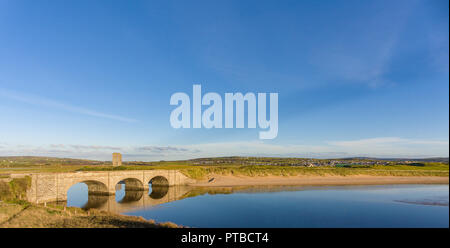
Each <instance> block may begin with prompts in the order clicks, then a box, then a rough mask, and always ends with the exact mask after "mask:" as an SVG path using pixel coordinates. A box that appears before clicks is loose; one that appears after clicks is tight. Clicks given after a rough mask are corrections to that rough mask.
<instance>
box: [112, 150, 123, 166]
mask: <svg viewBox="0 0 450 248" xmlns="http://www.w3.org/2000/svg"><path fill="white" fill-rule="evenodd" d="M112 164H113V166H121V165H122V154H120V153H118V152H115V153H113V154H112Z"/></svg>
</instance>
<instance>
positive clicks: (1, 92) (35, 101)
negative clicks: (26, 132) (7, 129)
mask: <svg viewBox="0 0 450 248" xmlns="http://www.w3.org/2000/svg"><path fill="white" fill-rule="evenodd" d="M0 96H1V97H5V98H8V99H12V100H15V101H19V102H23V103H28V104H32V105H38V106H43V107H48V108H55V109H61V110H64V111H68V112H72V113H77V114H83V115H88V116H94V117H99V118H106V119H111V120H117V121H124V122H136V121H137V120H136V119H132V118H127V117H123V116H119V115H112V114H106V113H102V112H98V111H95V110H91V109H87V108H82V107H78V106H73V105H70V104H66V103H62V102H58V101H54V100H51V99H48V98H44V97H40V96H36V95H32V94H26V93H19V92H15V91H11V90H7V89H1V88H0Z"/></svg>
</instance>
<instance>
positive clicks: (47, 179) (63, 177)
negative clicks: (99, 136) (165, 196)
mask: <svg viewBox="0 0 450 248" xmlns="http://www.w3.org/2000/svg"><path fill="white" fill-rule="evenodd" d="M31 178H32V179H31V187H30V189H29V190H28V191H27V200H28V201H30V202H35V203H42V202H51V201H65V200H67V191H68V190H69V188H70V187H72V186H73V185H75V184H77V183H85V184H86V185H87V186H88V191H89V195H92V196H93V195H114V194H115V192H116V188H115V187H116V185H117V184H118V183H124V184H125V187H126V190H127V191H133V190H135V191H143V190H146V189H148V187H149V183H151V184H152V187H153V186H176V185H187V184H189V183H193V182H195V180H193V179H191V178H188V177H186V176H185V175H183V174H182V173H181V172H179V171H177V170H129V171H95V172H94V171H92V172H70V173H45V174H44V173H39V174H33V175H31Z"/></svg>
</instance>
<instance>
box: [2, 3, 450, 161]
mask: <svg viewBox="0 0 450 248" xmlns="http://www.w3.org/2000/svg"><path fill="white" fill-rule="evenodd" d="M448 4H449V3H448V1H439V0H435V1H419V0H417V1H414V0H407V1H401V0H396V1H382V0H377V1H325V0H323V1H189V2H188V1H132V2H125V1H82V0H77V1H20V0H0V155H45V156H59V157H76V158H78V157H80V158H91V159H110V156H111V152H113V151H119V152H122V153H123V154H124V155H123V157H124V159H125V160H148V161H152V160H160V159H165V160H170V159H184V158H193V157H206V156H229V155H243V156H247V155H258V156H296V157H319V158H325V157H346V156H377V157H431V156H448V150H449V143H448V142H449V141H448V140H449V139H448V137H449V69H448V67H449V31H448V30H449V6H448ZM193 84H201V85H202V91H203V92H217V93H219V94H221V95H222V96H223V94H224V93H226V92H243V93H246V92H253V93H258V92H266V93H269V92H277V93H278V94H279V122H278V123H279V131H278V136H277V138H276V139H273V140H259V139H258V131H259V130H258V129H247V128H246V129H208V130H207V129H204V128H202V129H173V128H172V127H171V126H170V122H169V116H170V112H171V111H172V110H173V109H174V106H170V105H169V100H170V96H171V95H172V94H173V93H175V92H186V93H188V94H189V95H192V85H193Z"/></svg>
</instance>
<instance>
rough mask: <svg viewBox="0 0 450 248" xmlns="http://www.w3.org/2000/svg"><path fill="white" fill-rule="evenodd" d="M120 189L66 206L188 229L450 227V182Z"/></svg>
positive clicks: (74, 198) (83, 196) (72, 196)
mask: <svg viewBox="0 0 450 248" xmlns="http://www.w3.org/2000/svg"><path fill="white" fill-rule="evenodd" d="M116 190H117V191H116V195H114V196H91V195H89V194H88V190H87V186H86V185H85V184H82V183H80V184H76V185H74V186H72V187H71V188H70V189H69V191H68V200H67V205H68V206H76V207H81V208H85V209H87V208H97V209H102V210H106V211H111V212H117V213H122V214H126V215H134V216H142V217H144V218H146V219H154V220H156V221H158V222H165V221H171V222H174V223H176V224H180V225H183V226H190V227H313V228H314V227H447V228H448V227H449V207H448V204H449V186H448V185H447V184H445V185H374V186H310V187H308V186H298V187H297V186H276V187H275V186H271V187H250V188H239V187H235V188H231V187H230V188H198V187H197V188H195V187H181V186H178V187H154V188H153V189H152V188H151V187H150V190H149V191H127V190H126V186H125V185H124V184H123V185H118V186H117V187H116Z"/></svg>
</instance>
